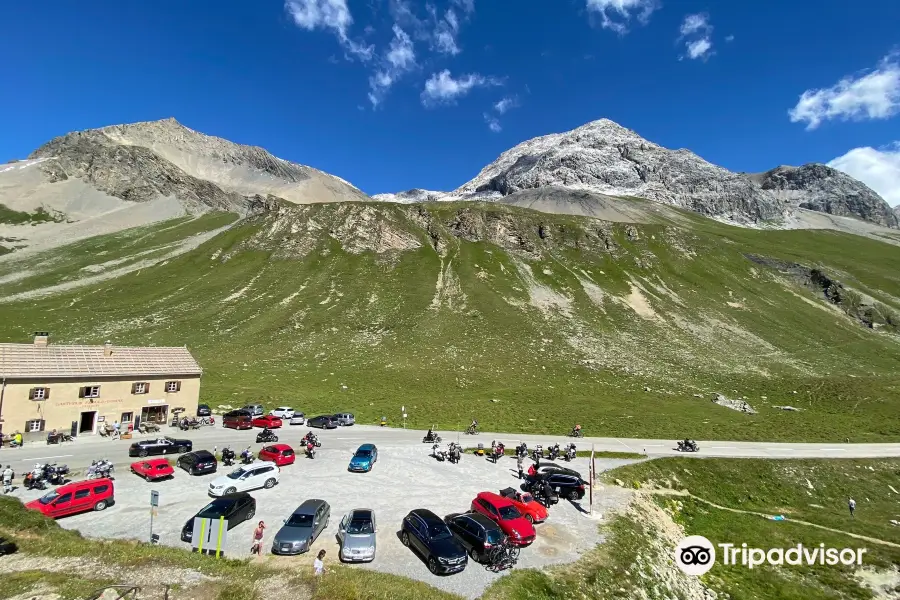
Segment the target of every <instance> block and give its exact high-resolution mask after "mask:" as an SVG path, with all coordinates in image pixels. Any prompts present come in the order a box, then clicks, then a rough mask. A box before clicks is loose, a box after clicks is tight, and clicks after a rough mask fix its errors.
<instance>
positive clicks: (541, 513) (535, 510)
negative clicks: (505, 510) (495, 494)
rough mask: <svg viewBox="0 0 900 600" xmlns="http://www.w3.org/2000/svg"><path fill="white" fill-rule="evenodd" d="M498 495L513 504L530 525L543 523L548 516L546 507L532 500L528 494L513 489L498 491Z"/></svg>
mask: <svg viewBox="0 0 900 600" xmlns="http://www.w3.org/2000/svg"><path fill="white" fill-rule="evenodd" d="M500 495H501V496H503V497H504V498H506V499H507V500H509V501H510V502H512V503H513V506H515V507H516V508H518V509H519V512H520V513H522V514H523V515H525V518H526V519H528V520H529V521H531V522H532V523H543V522H544V521H546V520H547V517H548V516H549V515H550V513H549V512H547V507H546V506H544V505H543V504H541V503H540V502H538V501H537V500H535V499H534V496H532V495H531V494H529V493H528V492H520V491H518V490H516V489H513V488H506V489H505V490H500Z"/></svg>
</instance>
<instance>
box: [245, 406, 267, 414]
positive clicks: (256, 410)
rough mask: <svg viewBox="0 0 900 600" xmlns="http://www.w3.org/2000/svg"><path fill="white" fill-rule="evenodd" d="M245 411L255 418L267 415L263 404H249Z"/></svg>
mask: <svg viewBox="0 0 900 600" xmlns="http://www.w3.org/2000/svg"><path fill="white" fill-rule="evenodd" d="M243 410H246V411H247V412H249V413H250V414H251V415H252V416H254V417H258V416H260V415H263V414H265V411H264V410H263V406H262V404H248V405H247V406H245V407H244V408H243Z"/></svg>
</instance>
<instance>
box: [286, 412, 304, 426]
mask: <svg viewBox="0 0 900 600" xmlns="http://www.w3.org/2000/svg"><path fill="white" fill-rule="evenodd" d="M305 423H306V415H304V414H303V413H302V412H295V413H294V416H292V417H291V418H290V420H289V421H288V425H303V424H305Z"/></svg>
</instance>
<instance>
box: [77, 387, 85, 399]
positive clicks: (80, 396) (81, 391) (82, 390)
mask: <svg viewBox="0 0 900 600" xmlns="http://www.w3.org/2000/svg"><path fill="white" fill-rule="evenodd" d="M84 395H85V394H84V388H83V387H80V388H78V397H79V398H84Z"/></svg>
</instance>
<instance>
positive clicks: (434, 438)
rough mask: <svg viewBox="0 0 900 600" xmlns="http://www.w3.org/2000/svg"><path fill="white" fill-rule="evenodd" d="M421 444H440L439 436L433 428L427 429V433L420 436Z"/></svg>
mask: <svg viewBox="0 0 900 600" xmlns="http://www.w3.org/2000/svg"><path fill="white" fill-rule="evenodd" d="M422 443H423V444H432V443H433V444H440V443H441V436H439V435H438V434H437V432H436V431H434V430H429V431H428V433H426V434H425V437H423V438H422Z"/></svg>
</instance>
